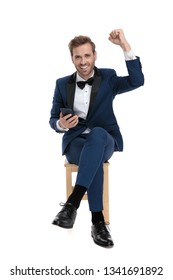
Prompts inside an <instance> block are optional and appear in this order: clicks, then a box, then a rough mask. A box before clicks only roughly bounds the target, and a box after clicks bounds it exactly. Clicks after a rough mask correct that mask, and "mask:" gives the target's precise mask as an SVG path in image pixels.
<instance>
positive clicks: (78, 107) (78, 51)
mask: <svg viewBox="0 0 173 280" xmlns="http://www.w3.org/2000/svg"><path fill="white" fill-rule="evenodd" d="M109 40H110V41H111V42H112V43H113V44H115V45H119V46H120V47H121V48H122V50H123V52H124V55H125V60H126V66H127V70H128V76H124V77H119V76H117V74H116V72H115V70H113V69H105V68H104V69H102V68H101V69H98V68H97V67H96V66H95V61H96V59H97V53H96V50H95V44H94V43H93V42H92V41H91V39H90V38H89V37H87V36H77V37H75V38H74V39H72V40H71V41H70V43H69V50H70V53H71V59H72V62H73V64H74V66H75V68H76V72H75V73H74V74H72V75H69V76H66V77H63V78H60V79H58V80H57V81H56V88H55V92H54V97H53V106H52V109H51V117H50V126H51V127H52V128H53V129H54V130H55V131H56V132H59V133H64V135H63V140H62V154H63V155H65V156H66V158H67V160H68V162H70V163H74V164H77V165H78V166H79V169H78V174H77V178H76V184H75V187H74V190H73V192H72V194H71V195H70V196H69V198H68V199H67V201H66V203H64V204H63V205H62V206H63V208H62V209H61V211H60V212H59V213H58V214H57V215H56V217H55V219H54V221H53V224H54V225H57V226H60V227H63V228H72V227H73V225H74V222H75V219H76V215H77V209H78V208H79V206H80V202H81V199H82V197H83V196H84V194H85V192H87V194H88V203H89V209H90V211H91V217H92V218H91V219H92V227H91V235H92V238H93V240H94V242H95V243H96V244H97V245H100V246H103V247H112V246H113V245H114V243H113V240H112V237H111V235H110V232H109V230H108V229H107V227H106V225H105V221H104V216H103V213H102V210H103V199H102V196H103V163H104V162H105V161H107V160H109V159H110V158H111V156H112V155H113V153H114V152H115V151H122V150H123V139H122V135H121V133H120V129H119V126H118V123H117V121H116V118H115V115H114V112H113V104H112V102H113V99H114V97H115V96H116V95H117V94H121V93H124V92H127V91H131V90H134V89H136V88H138V87H140V86H142V85H143V84H144V76H143V73H142V70H141V63H140V60H139V57H136V56H135V55H134V53H133V51H132V50H131V47H130V45H129V43H128V42H127V40H126V38H125V35H124V33H123V30H122V29H115V30H113V31H112V32H111V33H110V35H109ZM61 108H71V109H73V112H74V114H72V113H70V114H67V115H66V114H65V113H64V115H63V113H62V112H61Z"/></svg>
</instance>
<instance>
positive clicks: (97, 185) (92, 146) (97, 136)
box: [66, 127, 115, 212]
mask: <svg viewBox="0 0 173 280" xmlns="http://www.w3.org/2000/svg"><path fill="white" fill-rule="evenodd" d="M114 148H115V141H114V139H113V137H112V136H111V135H110V134H109V133H108V132H107V131H106V130H105V129H103V128H101V127H95V128H93V129H92V130H91V132H90V133H87V134H81V135H80V136H78V137H77V138H75V139H74V140H73V141H72V142H71V143H70V144H69V146H68V148H67V150H66V158H67V160H68V161H69V162H70V163H74V164H77V165H78V166H79V169H78V174H77V177H76V184H78V185H80V186H83V187H86V188H87V194H88V203H89V209H90V211H92V212H98V211H102V210H103V163H104V162H105V161H107V160H109V159H110V158H111V156H112V154H113V152H114Z"/></svg>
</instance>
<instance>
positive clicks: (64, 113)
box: [60, 108, 74, 116]
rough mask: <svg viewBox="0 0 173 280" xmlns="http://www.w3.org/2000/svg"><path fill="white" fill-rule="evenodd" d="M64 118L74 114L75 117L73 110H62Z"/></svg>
mask: <svg viewBox="0 0 173 280" xmlns="http://www.w3.org/2000/svg"><path fill="white" fill-rule="evenodd" d="M60 110H61V112H62V114H63V116H66V115H68V114H72V116H73V115H74V112H73V110H72V109H71V108H60Z"/></svg>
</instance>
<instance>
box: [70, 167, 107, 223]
mask: <svg viewBox="0 0 173 280" xmlns="http://www.w3.org/2000/svg"><path fill="white" fill-rule="evenodd" d="M65 167H66V194H67V198H68V197H69V195H70V194H71V193H72V191H73V187H74V186H73V185H72V173H73V172H78V166H77V165H75V164H71V163H68V162H66V163H65ZM108 167H109V162H105V163H104V164H103V171H104V179H103V208H104V209H103V215H104V218H105V223H106V224H107V225H108V224H109V178H108ZM83 199H85V200H86V199H88V197H87V194H85V195H84V197H83Z"/></svg>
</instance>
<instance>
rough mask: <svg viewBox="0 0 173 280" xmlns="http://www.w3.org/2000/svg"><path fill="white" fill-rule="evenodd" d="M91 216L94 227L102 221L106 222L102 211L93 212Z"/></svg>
mask: <svg viewBox="0 0 173 280" xmlns="http://www.w3.org/2000/svg"><path fill="white" fill-rule="evenodd" d="M91 215H92V223H93V225H94V224H97V223H99V222H101V221H103V222H104V216H103V213H102V211H100V212H91Z"/></svg>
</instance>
